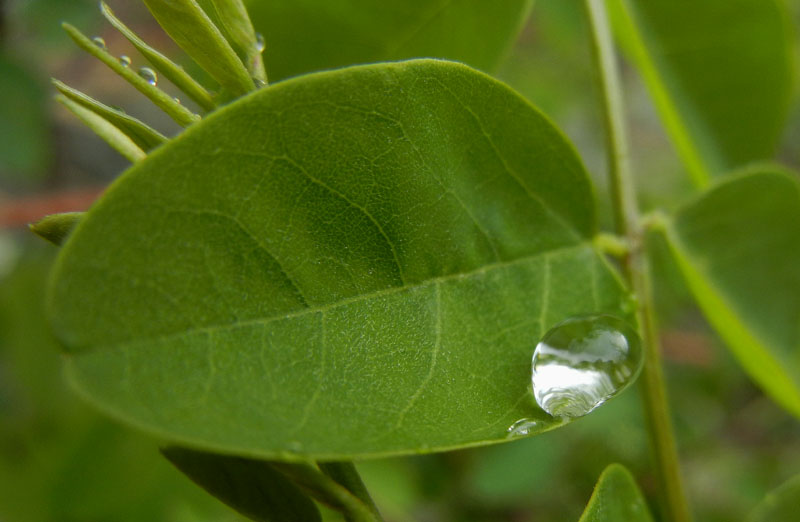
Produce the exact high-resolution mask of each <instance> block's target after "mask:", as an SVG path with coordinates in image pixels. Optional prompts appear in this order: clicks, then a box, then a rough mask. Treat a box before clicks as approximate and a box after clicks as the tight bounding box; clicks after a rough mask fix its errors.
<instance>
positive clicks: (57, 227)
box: [31, 212, 86, 246]
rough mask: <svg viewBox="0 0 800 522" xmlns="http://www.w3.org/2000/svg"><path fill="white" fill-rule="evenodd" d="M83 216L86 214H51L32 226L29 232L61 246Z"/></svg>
mask: <svg viewBox="0 0 800 522" xmlns="http://www.w3.org/2000/svg"><path fill="white" fill-rule="evenodd" d="M85 214H86V212H64V213H62V214H51V215H49V216H45V217H43V218H42V219H40V220H39V221H37V222H36V223H34V224H32V225H31V232H33V233H34V234H36V235H37V236H39V237H42V238H44V239H46V240H48V241H50V242H51V243H53V244H54V245H56V246H61V245H63V244H64V241H66V240H67V237H68V236H69V234H70V233H71V232H72V229H73V228H75V225H77V224H78V222H79V221H80V220H81V219H83V216H84V215H85Z"/></svg>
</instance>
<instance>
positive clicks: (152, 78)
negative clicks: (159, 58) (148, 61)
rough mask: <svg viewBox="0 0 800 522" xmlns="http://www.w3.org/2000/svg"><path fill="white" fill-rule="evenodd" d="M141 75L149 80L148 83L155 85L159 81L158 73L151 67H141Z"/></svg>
mask: <svg viewBox="0 0 800 522" xmlns="http://www.w3.org/2000/svg"><path fill="white" fill-rule="evenodd" d="M139 76H141V77H142V78H144V79H145V80H147V83H149V84H150V85H152V86H154V87H155V85H156V83H158V76H157V75H156V72H155V71H154V70H153V69H151V68H150V67H142V68H141V69H139Z"/></svg>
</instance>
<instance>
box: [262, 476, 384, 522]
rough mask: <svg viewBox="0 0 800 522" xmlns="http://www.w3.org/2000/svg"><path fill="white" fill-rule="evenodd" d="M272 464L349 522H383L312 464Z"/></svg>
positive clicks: (370, 509) (369, 508)
mask: <svg viewBox="0 0 800 522" xmlns="http://www.w3.org/2000/svg"><path fill="white" fill-rule="evenodd" d="M271 464H272V466H274V467H275V468H276V469H278V470H279V471H280V472H281V473H283V474H284V475H286V476H287V477H289V478H290V479H291V480H292V481H293V482H294V483H295V484H297V485H298V486H300V487H301V488H303V489H304V490H305V491H306V492H307V493H308V494H309V495H311V496H312V497H313V498H315V499H316V500H318V501H320V502H322V503H323V504H325V505H327V506H330V507H331V508H333V509H335V510H337V511H339V512H340V513H342V515H344V518H345V520H347V522H381V518H380V515H378V513H377V511H375V510H373V509H372V508H371V507H370V506H367V505H366V504H365V503H364V502H363V501H362V500H361V499H360V498H358V497H357V496H356V495H354V494H353V493H352V492H350V491H348V490H347V488H345V487H344V486H342V485H341V484H339V483H338V482H336V481H335V480H334V479H332V478H331V477H329V476H328V475H326V474H324V473H323V472H322V471H320V470H319V468H317V467H316V466H314V465H313V464H312V463H299V462H272V463H271Z"/></svg>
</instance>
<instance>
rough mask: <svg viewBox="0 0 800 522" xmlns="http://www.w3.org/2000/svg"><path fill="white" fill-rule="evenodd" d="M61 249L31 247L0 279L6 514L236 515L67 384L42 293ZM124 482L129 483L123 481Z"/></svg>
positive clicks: (37, 519)
mask: <svg viewBox="0 0 800 522" xmlns="http://www.w3.org/2000/svg"><path fill="white" fill-rule="evenodd" d="M54 252H55V249H54V248H52V247H51V246H46V245H44V244H42V247H39V248H34V249H28V250H27V251H26V252H25V253H24V254H23V257H22V258H21V259H20V262H19V263H18V265H17V268H16V269H15V270H14V271H13V272H12V273H11V274H10V275H8V276H7V277H5V278H3V279H2V281H0V519H2V520H3V521H4V522H52V521H53V520H63V521H67V520H75V521H78V520H80V521H84V520H86V521H89V520H114V521H119V522H140V521H142V520H148V521H154V522H178V519H177V518H176V513H178V512H185V513H191V514H192V515H193V516H192V517H191V520H195V521H207V522H211V521H220V522H221V521H232V520H235V518H234V516H235V515H233V513H232V512H231V511H230V510H228V509H227V508H225V507H224V506H222V505H221V504H219V503H218V502H217V501H216V500H214V499H212V498H211V497H209V496H208V495H207V494H205V493H204V492H202V491H201V490H199V489H198V488H196V487H195V486H194V485H192V484H191V483H190V482H188V481H187V480H186V479H184V478H183V477H181V476H180V474H178V473H177V472H176V471H175V470H173V469H171V467H170V466H169V465H168V464H167V463H166V461H165V460H164V459H163V458H162V457H161V456H160V455H159V454H158V450H157V447H156V445H155V443H154V442H153V441H151V440H148V439H145V438H143V437H141V436H139V435H136V434H134V433H132V432H129V431H127V430H123V429H121V428H120V427H119V426H116V425H114V424H111V423H110V422H108V421H106V420H104V419H103V418H100V417H99V416H97V415H96V414H95V413H93V412H92V411H91V410H89V409H88V408H86V407H85V406H83V404H82V403H80V402H79V401H78V400H77V399H76V397H75V396H74V395H73V394H72V393H70V392H69V390H67V388H66V386H65V385H64V382H63V380H62V378H61V372H60V369H61V368H60V367H61V364H60V360H59V354H58V347H57V346H56V344H55V340H54V339H53V338H52V337H51V336H50V335H49V332H48V329H47V328H46V327H44V324H43V323H44V319H43V315H44V314H43V310H42V306H43V298H44V286H45V282H46V280H47V271H48V269H49V266H50V261H51V258H52V254H53V253H54ZM123 485H124V487H123Z"/></svg>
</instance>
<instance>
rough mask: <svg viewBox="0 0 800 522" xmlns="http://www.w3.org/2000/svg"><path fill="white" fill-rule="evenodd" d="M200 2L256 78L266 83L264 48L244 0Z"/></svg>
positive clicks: (204, 0) (205, 0) (200, 0)
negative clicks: (262, 58)
mask: <svg viewBox="0 0 800 522" xmlns="http://www.w3.org/2000/svg"><path fill="white" fill-rule="evenodd" d="M198 4H200V6H201V7H202V8H203V10H204V11H205V12H206V14H208V16H209V18H211V20H212V21H213V22H214V24H215V25H216V26H217V27H218V28H219V30H220V31H221V32H222V34H223V35H225V39H226V40H227V41H228V42H229V43H230V44H231V47H233V49H234V50H235V51H236V54H237V55H239V58H240V59H241V60H242V63H243V64H244V65H245V67H247V70H248V71H249V72H250V75H251V76H252V77H253V78H254V79H258V80H261V81H262V82H264V83H266V81H267V74H266V71H264V63H263V62H262V60H261V52H262V51H263V50H264V48H263V42H259V39H258V37H257V36H256V32H255V29H253V24H252V23H251V22H250V15H249V14H248V13H247V8H246V7H245V5H244V2H243V1H242V0H198Z"/></svg>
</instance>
